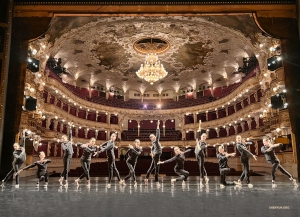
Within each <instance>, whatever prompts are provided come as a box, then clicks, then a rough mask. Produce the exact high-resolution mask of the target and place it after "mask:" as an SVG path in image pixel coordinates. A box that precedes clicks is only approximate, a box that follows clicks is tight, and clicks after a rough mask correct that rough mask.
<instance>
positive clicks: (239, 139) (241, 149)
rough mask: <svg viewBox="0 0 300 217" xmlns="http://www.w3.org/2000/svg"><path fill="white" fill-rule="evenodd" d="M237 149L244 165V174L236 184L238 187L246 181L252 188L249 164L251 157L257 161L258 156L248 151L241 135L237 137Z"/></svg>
mask: <svg viewBox="0 0 300 217" xmlns="http://www.w3.org/2000/svg"><path fill="white" fill-rule="evenodd" d="M236 149H237V150H238V151H239V152H240V154H241V162H242V165H243V173H242V175H241V177H240V179H239V180H238V181H237V182H234V184H236V185H240V186H241V185H242V181H243V180H244V179H246V183H247V185H248V187H249V188H252V187H253V185H252V184H251V183H250V174H249V173H250V164H249V157H253V158H254V159H255V160H257V158H256V156H255V155H254V154H252V153H251V152H250V151H248V149H247V147H246V142H245V140H242V137H241V136H240V135H237V136H236Z"/></svg>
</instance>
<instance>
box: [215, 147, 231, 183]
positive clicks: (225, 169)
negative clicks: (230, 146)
mask: <svg viewBox="0 0 300 217" xmlns="http://www.w3.org/2000/svg"><path fill="white" fill-rule="evenodd" d="M218 150H219V154H218V155H217V158H218V162H219V169H220V176H221V184H220V187H221V188H224V187H225V186H226V185H234V183H233V182H229V181H227V182H226V174H228V173H229V172H230V167H229V166H228V163H227V162H228V157H234V156H235V153H231V154H228V153H227V152H225V151H224V146H223V145H221V146H219V148H218Z"/></svg>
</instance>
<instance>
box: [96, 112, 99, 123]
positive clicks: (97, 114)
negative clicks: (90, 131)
mask: <svg viewBox="0 0 300 217" xmlns="http://www.w3.org/2000/svg"><path fill="white" fill-rule="evenodd" d="M98 117H99V113H98V111H96V122H97V121H98Z"/></svg>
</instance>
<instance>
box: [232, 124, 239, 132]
mask: <svg viewBox="0 0 300 217" xmlns="http://www.w3.org/2000/svg"><path fill="white" fill-rule="evenodd" d="M233 127H234V134H237V133H238V125H237V124H234V125H233Z"/></svg>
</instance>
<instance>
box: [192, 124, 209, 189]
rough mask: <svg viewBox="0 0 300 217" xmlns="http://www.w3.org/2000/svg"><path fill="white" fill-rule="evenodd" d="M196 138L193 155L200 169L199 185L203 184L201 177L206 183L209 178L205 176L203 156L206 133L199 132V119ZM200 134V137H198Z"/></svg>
mask: <svg viewBox="0 0 300 217" xmlns="http://www.w3.org/2000/svg"><path fill="white" fill-rule="evenodd" d="M198 131H199V133H198V138H197V139H196V147H195V155H196V159H197V162H198V164H199V171H200V186H203V183H202V182H203V178H204V179H205V184H208V181H209V179H208V178H207V173H206V170H205V167H204V164H205V156H206V148H207V145H206V142H205V140H206V138H207V135H206V133H202V134H201V120H200V121H199V129H198ZM200 135H201V137H200Z"/></svg>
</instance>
